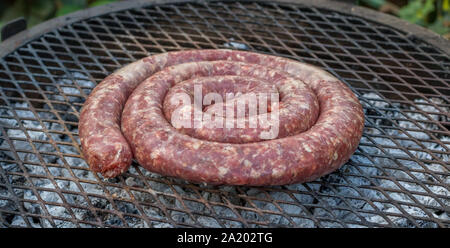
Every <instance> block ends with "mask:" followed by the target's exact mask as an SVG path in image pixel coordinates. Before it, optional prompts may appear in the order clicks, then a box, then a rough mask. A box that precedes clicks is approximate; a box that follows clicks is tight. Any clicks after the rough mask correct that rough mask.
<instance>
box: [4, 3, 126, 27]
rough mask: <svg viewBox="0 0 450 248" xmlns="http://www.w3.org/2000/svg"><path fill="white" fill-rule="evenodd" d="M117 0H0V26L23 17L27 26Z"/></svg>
mask: <svg viewBox="0 0 450 248" xmlns="http://www.w3.org/2000/svg"><path fill="white" fill-rule="evenodd" d="M115 1H117V0H0V26H2V24H4V23H6V22H8V21H10V20H12V19H15V18H18V17H25V19H27V22H28V27H31V26H34V25H36V24H38V23H40V22H43V21H45V20H48V19H50V18H54V17H57V16H61V15H65V14H68V13H71V12H74V11H77V10H81V9H85V8H89V7H93V6H98V5H102V4H107V3H111V2H115Z"/></svg>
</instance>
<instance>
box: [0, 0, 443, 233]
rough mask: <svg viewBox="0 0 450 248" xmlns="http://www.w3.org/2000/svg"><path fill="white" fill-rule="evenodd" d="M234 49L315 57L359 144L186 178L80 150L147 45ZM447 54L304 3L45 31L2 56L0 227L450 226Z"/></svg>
mask: <svg viewBox="0 0 450 248" xmlns="http://www.w3.org/2000/svg"><path fill="white" fill-rule="evenodd" d="M201 48H233V49H242V50H250V51H257V52H263V53H268V54H275V55H278V56H284V57H288V58H292V59H296V60H299V61H303V62H306V63H310V64H313V65H316V66H319V67H321V68H323V69H325V70H327V71H329V72H331V73H332V74H334V75H335V76H337V77H338V78H339V79H341V80H342V81H343V82H345V83H346V84H348V85H349V86H350V87H351V89H352V90H353V91H354V92H355V93H356V94H357V96H358V97H359V99H360V101H361V103H362V104H363V106H364V110H365V114H366V127H365V131H364V135H363V138H362V140H361V143H360V146H359V148H358V149H357V151H356V152H355V154H354V155H353V156H352V157H351V159H350V160H349V161H348V163H346V164H345V165H344V166H343V167H342V168H341V169H340V170H338V171H336V172H334V173H332V174H330V175H328V176H325V177H322V178H321V179H319V180H316V181H314V182H310V183H305V184H295V185H286V186H278V187H231V186H208V185H199V184H190V183H187V182H184V181H181V180H177V179H173V178H166V177H161V176H159V175H157V174H153V173H150V172H148V171H145V170H143V169H141V168H140V167H139V166H137V165H136V164H134V165H133V166H132V167H131V168H130V170H129V171H128V172H127V173H126V174H125V175H123V176H120V177H117V178H115V179H109V180H104V179H102V178H101V177H100V176H99V175H97V174H95V173H92V172H91V171H90V170H89V169H88V166H87V164H86V163H85V162H84V160H83V159H82V156H81V155H80V152H81V150H80V145H79V137H78V129H77V123H78V117H79V111H80V108H81V106H82V104H83V102H84V101H85V100H86V98H87V96H88V95H89V93H90V91H91V90H92V89H93V88H94V87H95V85H96V84H97V83H99V82H100V81H101V80H102V79H103V78H104V77H106V76H107V75H108V74H110V73H111V72H113V71H114V70H116V69H118V68H120V67H122V66H124V65H126V64H128V63H130V62H132V61H135V60H137V59H140V58H143V57H145V56H148V55H150V54H155V53H161V52H167V51H173V50H181V49H201ZM449 67H450V58H449V56H448V55H446V54H444V53H442V52H440V51H439V50H438V49H436V48H434V47H432V46H430V45H428V44H426V43H424V42H423V41H421V40H420V39H418V38H416V37H414V36H411V35H408V34H406V33H404V32H402V31H399V30H396V29H394V28H391V27H388V26H385V25H382V24H379V23H376V22H373V21H368V20H365V19H362V18H359V17H356V16H351V15H347V14H341V13H338V12H334V11H330V10H326V9H322V8H316V7H312V6H305V5H302V4H287V3H266V2H260V1H245V2H235V1H211V2H207V3H198V2H195V3H193V2H182V3H170V4H164V3H160V4H149V5H148V6H147V7H145V8H131V9H128V10H121V11H118V12H111V13H108V14H105V15H102V16H98V17H92V18H89V19H86V20H82V21H78V22H75V23H72V24H69V25H66V26H63V27H61V28H58V29H55V30H52V31H50V32H48V33H45V34H43V35H42V36H41V37H39V38H38V39H36V40H34V41H32V42H29V43H27V44H25V45H23V46H21V47H19V48H17V49H16V50H15V51H14V52H13V53H11V54H9V55H7V56H6V57H4V58H2V59H1V60H0V85H1V90H0V132H1V137H0V226H4V227H16V226H23V227H183V226H187V227H189V226H194V227H197V226H202V227H284V226H287V227H384V226H401V227H448V226H449V224H450V209H449V205H450V204H449V202H450V193H449V191H450V187H449V183H450V177H449V175H450V174H449V157H450V151H449V149H450V134H449V131H448V129H449V126H450V116H449V112H450V103H449V99H448V96H449V95H450V87H449V84H450V73H449V71H450V70H449Z"/></svg>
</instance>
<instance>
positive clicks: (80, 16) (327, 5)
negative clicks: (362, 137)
mask: <svg viewBox="0 0 450 248" xmlns="http://www.w3.org/2000/svg"><path fill="white" fill-rule="evenodd" d="M197 1H198V2H216V1H217V0H206V1H199V0H128V1H123V2H122V1H121V2H116V3H111V4H106V5H102V6H97V7H93V8H88V9H85V10H79V11H76V12H74V13H71V14H68V15H64V16H61V17H57V18H53V19H51V20H49V21H46V22H43V23H41V24H38V25H36V26H35V27H32V28H30V29H27V30H24V31H22V32H19V33H17V34H15V35H13V36H11V37H9V38H8V39H7V40H5V41H3V42H1V43H0V59H3V58H4V57H6V56H7V55H9V54H10V53H12V52H14V51H15V50H16V49H17V48H19V47H22V46H23V45H25V44H27V43H28V42H31V41H33V40H35V39H37V38H39V37H41V36H42V35H44V34H46V33H48V32H50V31H52V30H55V29H58V28H60V27H63V26H66V25H70V24H72V23H75V22H78V21H82V20H86V19H90V18H93V17H98V16H102V15H106V14H109V13H113V12H118V11H124V10H128V9H133V8H137V7H146V6H154V5H158V4H176V3H187V2H197ZM222 2H259V3H271V1H269V0H253V1H247V0H222ZM276 2H277V3H285V4H300V5H305V6H308V7H312V8H318V9H326V10H330V11H334V12H338V13H341V14H345V15H352V16H356V17H359V18H362V19H365V20H368V21H372V22H376V23H379V24H382V25H386V26H389V27H391V28H394V29H397V30H399V31H401V32H405V33H406V36H407V37H409V38H417V39H420V40H422V41H424V42H426V43H427V44H429V45H432V46H434V47H435V48H438V49H439V50H440V51H441V52H443V53H445V54H446V55H448V56H450V40H446V39H445V38H444V37H442V36H440V35H439V34H437V33H434V32H433V31H431V30H429V29H426V28H424V27H421V26H418V25H416V24H412V23H409V22H407V21H405V20H402V19H400V18H397V17H395V16H391V15H388V14H384V13H381V12H378V11H375V10H371V9H369V8H365V7H360V6H356V5H354V4H350V3H347V2H338V1H335V0H276Z"/></svg>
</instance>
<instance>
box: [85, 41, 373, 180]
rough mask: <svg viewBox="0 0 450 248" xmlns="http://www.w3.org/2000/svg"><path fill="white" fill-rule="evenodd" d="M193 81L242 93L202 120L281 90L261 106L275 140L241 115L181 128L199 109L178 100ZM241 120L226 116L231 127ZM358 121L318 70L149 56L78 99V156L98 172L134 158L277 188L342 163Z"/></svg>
mask: <svg viewBox="0 0 450 248" xmlns="http://www.w3.org/2000/svg"><path fill="white" fill-rule="evenodd" d="M194 85H201V86H202V94H205V93H211V92H215V93H217V94H218V95H220V96H222V97H223V96H225V95H226V94H228V93H236V92H243V94H242V95H237V96H236V97H234V98H231V99H229V100H228V101H226V102H224V103H213V104H211V105H209V106H206V107H205V106H200V108H202V109H201V110H200V111H202V112H203V113H204V114H205V115H206V116H208V114H209V113H215V112H216V111H218V112H219V113H220V112H222V111H220V110H222V109H223V110H225V109H227V108H228V107H229V106H230V105H234V103H235V102H237V101H238V100H242V99H244V100H248V101H250V100H249V99H250V98H249V97H248V96H249V95H250V94H247V93H256V95H258V94H260V93H270V94H271V95H273V93H276V94H278V96H279V98H277V102H278V100H279V102H278V104H275V103H273V102H270V101H269V102H268V105H267V110H268V112H270V113H271V114H272V113H276V114H277V115H276V116H277V118H276V121H277V124H278V127H279V130H278V132H277V135H276V137H273V138H270V139H262V138H261V136H260V135H259V134H260V133H261V132H266V131H268V128H269V127H267V126H266V127H259V126H258V127H250V126H249V123H248V122H246V121H244V123H245V125H246V126H245V128H220V127H205V126H202V127H198V128H196V127H192V126H195V125H191V126H190V127H187V128H186V127H178V126H177V125H175V124H176V123H175V120H174V119H172V114H173V113H174V112H175V111H177V110H180V109H181V110H182V111H186V113H187V115H185V116H192V115H193V113H194V112H195V110H196V109H197V110H198V108H199V106H195V104H192V105H186V106H181V107H182V108H180V103H179V101H177V100H176V96H177V95H178V94H179V93H186V94H187V95H188V96H191V98H192V94H193V92H194ZM247 98H248V99H247ZM272 100H273V99H272ZM272 103H273V104H272ZM231 109H233V106H232V107H231ZM233 111H234V112H236V111H235V110H233ZM227 113H228V112H227ZM224 116H225V115H224V114H218V115H214V116H211V115H209V117H210V118H212V119H216V118H217V117H224ZM243 116H244V117H245V118H244V119H245V120H248V119H251V118H254V119H258V120H260V118H266V117H267V115H266V116H263V115H260V114H258V113H257V114H254V113H253V114H249V113H248V112H245V113H244V115H243ZM189 120H195V117H194V118H190V119H189ZM264 120H265V119H264ZM273 120H274V119H270V118H269V119H268V122H270V123H271V122H272V121H273ZM239 121H240V119H239V118H232V119H228V118H225V123H227V124H229V125H231V126H235V125H236V124H237V123H238V122H239ZM228 122H229V123H228ZM192 124H194V123H192ZM363 127H364V114H363V111H362V107H361V105H360V103H359V101H358V99H357V98H356V96H355V95H354V94H353V93H352V92H351V90H350V89H349V88H348V87H347V86H346V85H345V84H343V83H342V82H340V81H339V80H337V79H336V78H334V77H333V76H331V75H330V74H328V73H327V72H325V71H323V70H320V69H318V68H316V67H313V66H310V65H307V64H304V63H300V62H297V61H294V60H289V59H286V58H280V57H275V56H270V55H263V54H258V53H251V52H243V51H233V50H191V51H179V52H169V53H164V54H159V55H154V56H150V57H147V58H144V59H142V60H139V61H137V62H135V63H132V64H130V65H128V66H126V67H124V68H122V69H121V70H119V71H117V72H115V73H113V74H112V75H110V76H109V77H107V78H106V79H105V80H104V81H103V82H102V83H100V84H99V85H98V86H97V87H96V88H95V89H94V90H93V92H92V93H91V95H90V96H89V98H88V100H87V101H86V103H85V104H84V106H83V109H82V111H81V116H80V123H79V132H80V139H81V144H82V149H83V154H84V156H85V159H86V160H87V162H88V164H89V165H90V167H91V169H92V170H94V171H96V172H101V173H102V174H103V176H105V177H114V176H117V175H119V174H121V173H123V172H124V171H126V170H127V169H128V167H129V166H130V164H131V161H132V159H133V157H134V158H135V159H136V160H137V161H138V162H139V164H140V165H141V166H143V167H145V168H146V169H148V170H150V171H153V172H156V173H160V174H163V175H168V176H175V177H179V178H183V179H186V180H189V181H193V182H207V183H212V184H232V185H281V184H289V183H296V182H305V181H311V180H314V179H315V178H317V177H320V176H322V175H325V174H327V173H330V172H332V171H334V170H336V169H337V168H339V167H340V166H341V165H342V164H344V163H345V162H346V161H347V160H348V159H349V157H350V156H351V155H352V153H353V152H354V151H355V149H356V147H357V146H358V143H359V140H360V138H361V135H362V130H363Z"/></svg>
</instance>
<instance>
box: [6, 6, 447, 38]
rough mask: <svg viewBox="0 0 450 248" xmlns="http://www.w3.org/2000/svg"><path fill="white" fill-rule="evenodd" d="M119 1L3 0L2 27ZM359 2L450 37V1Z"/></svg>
mask: <svg viewBox="0 0 450 248" xmlns="http://www.w3.org/2000/svg"><path fill="white" fill-rule="evenodd" d="M115 1H118V0H0V26H2V24H4V23H6V22H8V21H10V20H12V19H15V18H17V17H21V16H23V17H25V18H26V19H27V21H28V26H29V27H31V26H34V25H36V24H38V23H40V22H43V21H45V20H48V19H50V18H53V17H57V16H61V15H65V14H68V13H71V12H74V11H77V10H81V9H85V8H89V7H93V6H98V5H102V4H107V3H111V2H115ZM335 1H339V0H335ZM355 3H357V4H359V5H363V6H366V7H369V8H372V9H376V10H378V11H381V12H385V13H388V14H392V15H396V16H398V17H400V18H402V19H404V20H406V21H409V22H411V23H415V24H418V25H421V26H424V27H426V28H429V29H431V30H433V31H434V32H436V33H439V34H441V35H443V36H444V37H445V38H447V39H450V0H355Z"/></svg>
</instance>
